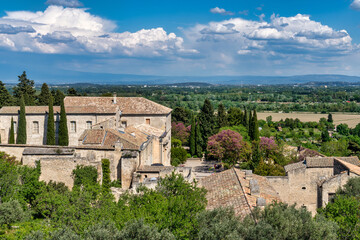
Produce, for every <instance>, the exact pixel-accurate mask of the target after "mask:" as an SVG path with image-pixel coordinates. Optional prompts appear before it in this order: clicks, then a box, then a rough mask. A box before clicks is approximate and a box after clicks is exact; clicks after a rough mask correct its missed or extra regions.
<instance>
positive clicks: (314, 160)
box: [306, 156, 360, 168]
mask: <svg viewBox="0 0 360 240" xmlns="http://www.w3.org/2000/svg"><path fill="white" fill-rule="evenodd" d="M335 159H340V160H342V161H345V162H347V163H351V164H354V165H356V166H360V161H359V158H358V157H356V156H353V157H308V158H306V166H307V167H309V168H316V167H333V166H334V160H335Z"/></svg>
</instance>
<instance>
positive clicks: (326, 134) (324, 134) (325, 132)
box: [321, 127, 330, 142]
mask: <svg viewBox="0 0 360 240" xmlns="http://www.w3.org/2000/svg"><path fill="white" fill-rule="evenodd" d="M321 140H322V141H323V142H329V141H330V135H329V132H328V130H327V128H326V127H325V128H324V129H323V130H322V132H321Z"/></svg>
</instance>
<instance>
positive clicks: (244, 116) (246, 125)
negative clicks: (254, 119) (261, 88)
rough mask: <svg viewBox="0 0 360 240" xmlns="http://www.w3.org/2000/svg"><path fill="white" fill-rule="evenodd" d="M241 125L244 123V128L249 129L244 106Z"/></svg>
mask: <svg viewBox="0 0 360 240" xmlns="http://www.w3.org/2000/svg"><path fill="white" fill-rule="evenodd" d="M242 125H244V127H246V129H249V114H248V112H247V110H246V108H245V111H244V115H243V120H242Z"/></svg>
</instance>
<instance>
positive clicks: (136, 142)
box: [79, 129, 149, 150]
mask: <svg viewBox="0 0 360 240" xmlns="http://www.w3.org/2000/svg"><path fill="white" fill-rule="evenodd" d="M148 140H149V138H148V136H147V135H145V134H143V133H141V132H140V131H135V132H134V131H127V130H126V129H125V131H123V132H122V131H118V130H115V129H89V130H85V131H84V133H83V134H82V135H81V136H80V138H79V141H81V142H82V144H83V145H97V146H99V145H100V146H105V147H115V145H116V143H121V144H122V148H123V149H129V150H141V147H142V145H143V144H144V143H145V142H147V141H148Z"/></svg>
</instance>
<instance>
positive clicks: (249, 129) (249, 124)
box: [247, 110, 253, 139]
mask: <svg viewBox="0 0 360 240" xmlns="http://www.w3.org/2000/svg"><path fill="white" fill-rule="evenodd" d="M251 124H252V115H251V110H250V111H249V117H248V122H247V130H248V133H249V137H250V139H251V136H252V130H253V129H252V128H251Z"/></svg>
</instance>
